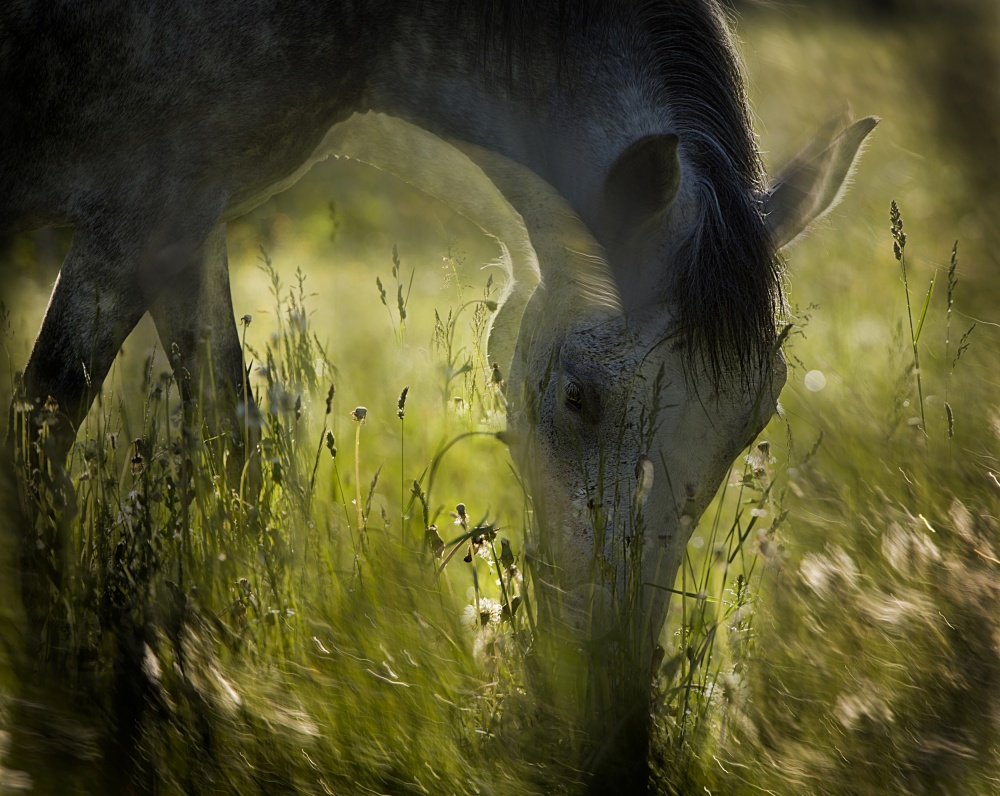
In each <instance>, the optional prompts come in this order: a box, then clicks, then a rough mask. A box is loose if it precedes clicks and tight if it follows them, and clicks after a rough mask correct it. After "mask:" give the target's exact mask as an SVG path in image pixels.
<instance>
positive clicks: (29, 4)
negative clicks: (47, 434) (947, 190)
mask: <svg viewBox="0 0 1000 796" xmlns="http://www.w3.org/2000/svg"><path fill="white" fill-rule="evenodd" d="M0 83H2V84H3V85H4V87H5V88H4V91H3V92H2V94H0V120H2V121H0V234H6V233H11V232H17V231H22V230H30V229H34V228H38V227H42V226H51V225H64V226H65V225H69V226H72V227H73V230H74V232H73V239H72V243H71V245H70V248H69V251H68V253H67V255H66V258H65V261H64V263H63V265H62V268H61V271H60V274H59V276H58V278H57V281H56V283H55V285H54V287H53V290H52V295H51V299H50V301H49V305H48V308H47V310H46V313H45V317H44V321H43V323H42V326H41V329H40V331H39V333H38V336H37V339H36V341H35V345H34V347H33V350H32V352H31V355H30V358H29V360H28V363H27V366H26V368H25V370H24V373H23V378H22V384H21V391H22V395H21V398H20V399H19V401H18V405H19V406H22V407H23V406H28V407H30V408H29V409H28V410H27V413H28V415H29V416H30V415H31V413H37V412H40V411H43V409H44V410H45V411H50V412H51V411H52V410H53V409H55V408H57V411H58V414H59V417H60V418H61V420H62V424H63V434H62V435H61V436H60V435H57V436H56V437H54V439H56V440H57V442H56V443H55V445H56V449H55V451H54V453H53V452H52V451H50V453H52V454H53V455H54V456H55V457H56V458H58V457H59V456H60V455H62V456H65V454H66V452H67V451H68V448H69V445H70V444H71V443H72V439H73V435H74V433H75V429H76V428H77V427H78V426H79V424H80V423H81V422H82V420H83V418H84V417H85V415H86V413H87V411H88V410H89V407H90V405H91V403H92V401H93V399H94V396H95V394H96V392H97V390H99V388H100V384H101V382H102V381H103V379H104V378H105V376H106V375H107V373H108V371H109V369H110V366H111V364H112V362H113V359H114V357H115V356H116V354H117V352H118V350H119V348H120V347H121V345H122V343H123V342H124V340H125V337H126V336H127V335H128V334H129V332H130V331H131V330H132V328H133V327H134V326H135V325H136V324H137V322H138V321H139V320H140V318H141V317H142V316H143V315H144V314H145V313H147V312H148V313H149V314H150V315H151V316H152V319H153V321H154V324H155V327H156V330H157V334H158V335H159V337H160V339H161V341H162V343H163V345H164V347H165V348H166V349H168V350H170V351H172V352H173V356H172V366H173V367H174V368H175V371H176V372H177V374H178V382H179V383H180V384H181V385H182V386H183V389H184V391H185V395H184V399H185V402H186V403H189V404H190V403H193V402H195V401H197V400H198V398H199V396H198V395H197V390H198V388H197V387H196V386H195V384H194V382H195V380H192V379H188V378H180V377H181V374H192V373H199V372H202V365H203V362H202V359H203V358H204V357H206V356H207V357H210V361H211V363H212V367H213V372H214V374H215V380H216V381H215V383H214V384H213V385H211V389H212V391H213V394H215V395H221V396H226V398H227V400H225V401H223V402H222V403H223V405H224V406H225V407H228V408H227V410H226V411H227V412H228V418H229V419H228V421H227V422H226V423H224V428H223V429H222V430H221V432H220V433H222V434H223V435H224V436H225V438H226V439H227V441H228V444H229V446H230V447H231V449H232V451H233V456H234V458H235V459H237V460H239V459H240V458H241V457H245V456H246V455H247V451H246V450H244V449H243V447H242V446H243V445H244V444H246V443H251V444H252V439H246V440H245V439H244V435H242V434H241V433H240V431H239V429H240V428H243V427H244V424H246V423H247V418H246V417H245V416H244V417H241V416H240V410H241V407H244V408H247V407H248V406H249V405H250V404H252V402H250V401H248V390H249V385H248V382H247V376H246V372H245V370H244V362H243V357H242V348H241V345H240V342H239V337H238V334H237V328H236V324H235V321H234V312H233V307H232V300H231V297H230V292H229V281H228V280H229V277H228V272H227V260H226V241H225V228H226V223H227V222H228V221H230V220H232V219H234V218H237V217H239V216H241V215H243V214H245V213H247V212H248V211H250V210H252V209H253V208H255V207H257V206H258V205H260V204H261V203H262V202H264V201H265V200H266V199H268V198H269V197H270V196H272V195H273V194H275V193H277V192H279V191H281V190H284V189H285V188H287V187H288V186H290V185H292V184H293V183H294V182H295V181H296V180H297V179H298V178H299V177H300V176H301V175H302V174H303V173H305V171H307V170H308V168H309V167H310V166H311V165H312V164H313V163H315V162H316V161H317V160H320V159H322V158H324V157H327V156H330V155H338V156H344V157H354V158H357V159H359V160H363V161H365V162H368V163H371V164H372V165H375V166H377V167H380V168H385V169H387V170H389V171H392V172H393V173H396V174H399V175H400V176H402V177H403V178H404V179H407V180H409V181H411V182H413V183H414V184H415V185H417V186H418V187H420V188H422V189H424V190H427V191H428V192H429V193H432V194H434V195H437V196H440V197H441V198H442V199H444V200H446V201H449V203H451V204H453V205H454V206H456V207H457V209H459V211H460V212H463V213H465V214H466V215H468V216H469V217H470V218H472V219H473V220H475V221H476V223H478V224H480V226H481V227H482V228H483V229H484V230H486V231H487V232H489V233H490V234H493V235H494V236H495V237H496V238H497V239H498V241H500V242H501V244H502V246H503V259H504V262H505V264H506V268H507V271H508V277H509V278H508V280H507V284H506V286H505V288H504V292H503V295H502V300H501V302H500V303H499V307H498V309H497V311H496V314H495V317H494V318H493V321H492V325H491V330H490V335H489V340H488V351H489V356H490V359H491V361H493V362H496V363H497V369H498V372H500V373H501V374H502V376H503V379H504V381H505V382H506V392H505V398H506V403H507V430H506V432H505V438H506V440H507V441H508V443H509V446H510V450H511V454H512V457H513V459H514V461H515V463H516V464H517V466H518V468H519V469H520V471H521V473H522V474H523V476H524V479H525V483H526V484H527V485H528V488H529V491H530V493H531V495H532V498H533V502H534V510H535V516H536V518H537V524H538V529H539V530H538V534H537V537H536V538H534V539H533V540H531V545H532V547H531V559H532V567H533V568H534V570H535V572H536V576H535V583H536V584H537V589H538V592H539V607H538V611H539V613H540V617H541V616H542V615H543V614H544V615H545V616H546V617H548V619H547V620H546V621H547V625H546V624H545V623H543V624H542V626H543V627H546V626H547V627H548V628H549V629H550V630H551V631H552V633H553V634H555V635H558V634H560V633H561V632H563V631H566V632H567V633H568V636H569V637H572V638H577V639H579V638H584V639H586V640H588V644H589V646H586V645H585V646H586V648H587V649H588V650H591V651H590V652H588V653H587V655H588V656H589V658H588V660H589V662H590V665H591V670H592V671H596V669H597V668H598V667H599V666H600V665H601V660H603V659H602V658H601V655H602V654H603V653H600V652H594V651H593V650H596V649H598V648H599V647H601V646H602V645H603V648H604V649H605V650H606V649H613V650H614V651H615V654H617V655H620V656H622V657H624V659H626V661H627V665H628V666H629V667H630V669H631V671H633V672H635V673H636V677H635V678H634V679H635V682H637V683H638V684H639V685H637V686H636V687H635V688H634V689H632V690H630V691H629V692H628V693H626V694H624V695H623V694H621V693H615V694H611V695H607V694H605V695H603V696H602V694H601V693H600V691H601V688H600V684H599V682H598V679H597V678H596V677H591V679H590V681H589V684H588V685H587V686H586V689H587V693H586V695H585V699H586V700H588V701H590V702H592V703H593V709H592V711H591V714H592V715H593V716H595V717H597V718H596V719H595V724H594V727H595V734H596V733H598V732H600V731H601V730H600V729H599V728H600V727H601V726H605V725H606V723H607V722H609V721H611V722H614V721H617V720H619V719H623V718H627V717H629V716H631V717H632V718H631V719H628V721H626V722H625V724H626V725H628V726H630V727H633V728H636V729H635V731H634V732H632V733H631V734H629V732H623V733H622V735H621V742H620V744H619V745H620V746H622V747H627V746H631V747H632V748H633V752H634V754H635V755H636V756H637V757H638V758H641V759H644V757H645V749H646V747H645V745H644V738H645V735H644V732H645V728H646V724H647V723H648V711H647V710H645V708H644V707H643V700H644V699H645V700H647V701H648V695H649V682H650V672H651V670H652V668H653V666H654V664H655V662H656V660H657V655H658V652H657V649H658V646H657V639H658V636H659V633H660V630H661V628H662V625H663V623H664V620H665V616H666V611H667V607H668V600H669V594H670V589H671V587H672V585H673V581H674V578H675V576H676V574H677V572H678V569H679V566H680V564H681V562H682V560H683V555H684V551H685V545H686V543H687V541H688V538H689V537H690V535H691V533H692V530H693V528H694V527H695V524H696V523H697V521H698V518H699V516H700V515H701V513H702V512H703V511H704V509H705V508H706V506H707V505H708V503H709V501H710V500H711V499H712V497H713V495H714V493H715V491H716V489H717V488H718V486H719V484H720V483H721V480H722V479H723V477H724V476H725V474H726V472H727V471H728V468H729V466H730V465H731V463H732V462H733V461H734V459H735V458H736V456H737V455H738V454H739V452H740V451H741V450H742V449H743V448H744V447H746V446H747V445H748V444H750V443H751V442H752V441H753V439H754V438H755V437H756V436H757V434H758V433H759V432H760V431H761V430H762V428H763V427H764V426H765V425H766V424H767V422H768V421H769V419H770V418H771V416H772V415H773V414H774V413H775V411H776V410H777V399H778V394H779V392H780V390H781V388H782V386H783V384H784V381H785V378H786V373H785V365H784V360H783V358H782V356H781V352H780V342H781V339H780V335H779V332H778V324H777V320H776V319H777V318H778V316H779V315H780V312H781V310H782V308H783V300H782V294H781V289H780V288H781V278H782V267H781V259H780V257H779V255H778V252H779V250H780V249H782V248H783V247H784V246H786V245H787V244H789V243H790V242H792V241H793V240H795V239H796V238H797V237H798V236H799V235H800V234H801V233H802V232H803V231H804V230H805V229H806V228H807V227H808V226H809V225H810V224H811V223H812V222H813V221H815V220H816V219H818V218H820V217H822V216H823V215H824V214H825V213H826V212H827V211H828V210H829V209H830V208H831V207H833V206H834V205H835V204H836V202H837V201H838V200H839V198H840V196H841V194H842V192H843V187H844V185H845V184H846V182H847V181H848V178H849V175H850V174H851V172H852V170H853V168H854V166H855V163H856V160H857V158H858V156H859V153H860V151H861V148H862V145H863V143H864V141H865V140H866V138H867V136H868V135H869V133H870V132H871V130H872V129H873V128H874V126H875V124H876V123H877V119H875V118H874V117H868V118H865V119H862V120H860V121H857V122H854V123H853V124H852V123H848V122H846V121H838V122H837V123H832V124H831V125H829V126H827V128H825V129H824V130H822V131H821V132H820V133H819V134H818V135H817V136H816V138H815V139H814V140H813V141H812V142H811V143H810V144H809V145H808V146H807V147H806V148H805V149H804V150H803V151H802V153H801V154H800V155H799V156H798V157H797V158H795V159H794V160H793V161H792V162H791V163H790V164H788V166H787V167H786V168H785V169H784V170H783V171H781V172H780V173H779V176H778V177H777V178H776V179H775V180H773V181H771V182H768V181H767V180H766V179H765V176H764V173H763V168H762V164H761V157H760V154H759V152H758V149H757V145H756V142H755V138H754V135H753V132H752V127H751V122H750V111H749V108H748V102H747V98H746V95H745V88H744V83H743V79H742V76H741V72H740V64H739V60H738V57H737V54H736V50H735V46H734V44H733V39H732V35H731V33H730V31H729V27H728V21H727V19H726V18H725V15H724V13H723V11H722V9H721V7H720V6H719V5H718V3H717V2H716V1H715V0H559V1H558V2H555V1H554V0H548V1H541V0H539V2H534V3H527V2H498V1H496V0H481V2H478V3H466V2H462V1H461V0H411V1H410V2H394V1H392V0H354V2H341V3H328V2H318V0H282V2H280V3H279V2H277V0H257V1H256V2H253V3H237V2H231V1H230V2H200V1H199V0H195V1H194V2H192V0H184V2H181V0H141V2H140V0H114V1H112V2H106V3H70V2H65V1H64V0H55V1H54V2H53V0H12V2H8V3H5V4H4V5H3V7H2V8H0ZM208 330H210V334H208V333H207V332H208ZM19 411H20V410H19ZM250 411H252V407H250ZM15 414H16V413H15ZM20 422H24V420H23V418H22V420H21V421H20ZM27 427H28V428H31V427H32V424H31V423H30V422H28V423H27ZM609 639H610V641H608V640H609ZM578 646H579V644H578ZM622 700H624V703H623V702H622ZM625 703H627V704H625ZM622 704H625V707H622ZM636 716H638V718H635V717H636ZM602 722H603V723H604V725H602ZM642 765H643V764H642V763H641V762H640V764H639V767H638V768H634V767H633V769H630V770H632V771H633V774H632V775H631V776H632V777H633V778H634V779H633V781H635V782H641V781H642V780H643V776H644V775H643V773H642V772H643V770H644V769H642ZM599 768H600V766H599V765H597V764H595V766H594V769H595V770H598V769H599ZM608 770H611V769H608ZM618 770H621V769H620V768H619V769H618ZM635 771H638V772H639V773H638V774H635V773H634V772H635ZM609 776H616V775H614V774H612V775H609ZM595 781H596V780H595ZM616 781H618V782H619V784H620V782H621V781H624V780H616Z"/></svg>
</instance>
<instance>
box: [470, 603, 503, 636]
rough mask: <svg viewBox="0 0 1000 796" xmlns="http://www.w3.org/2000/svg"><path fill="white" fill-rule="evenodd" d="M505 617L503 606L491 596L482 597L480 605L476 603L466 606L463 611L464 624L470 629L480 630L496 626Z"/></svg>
mask: <svg viewBox="0 0 1000 796" xmlns="http://www.w3.org/2000/svg"><path fill="white" fill-rule="evenodd" d="M501 618H503V606H502V605H500V603H498V602H497V601H496V600H491V599H490V598H489V597H480V598H479V605H478V606H477V605H476V604H475V603H472V604H470V605H467V606H465V610H464V611H462V624H463V625H465V626H466V627H467V628H469V630H480V629H484V628H488V627H495V626H497V625H499V624H500V620H501Z"/></svg>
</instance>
